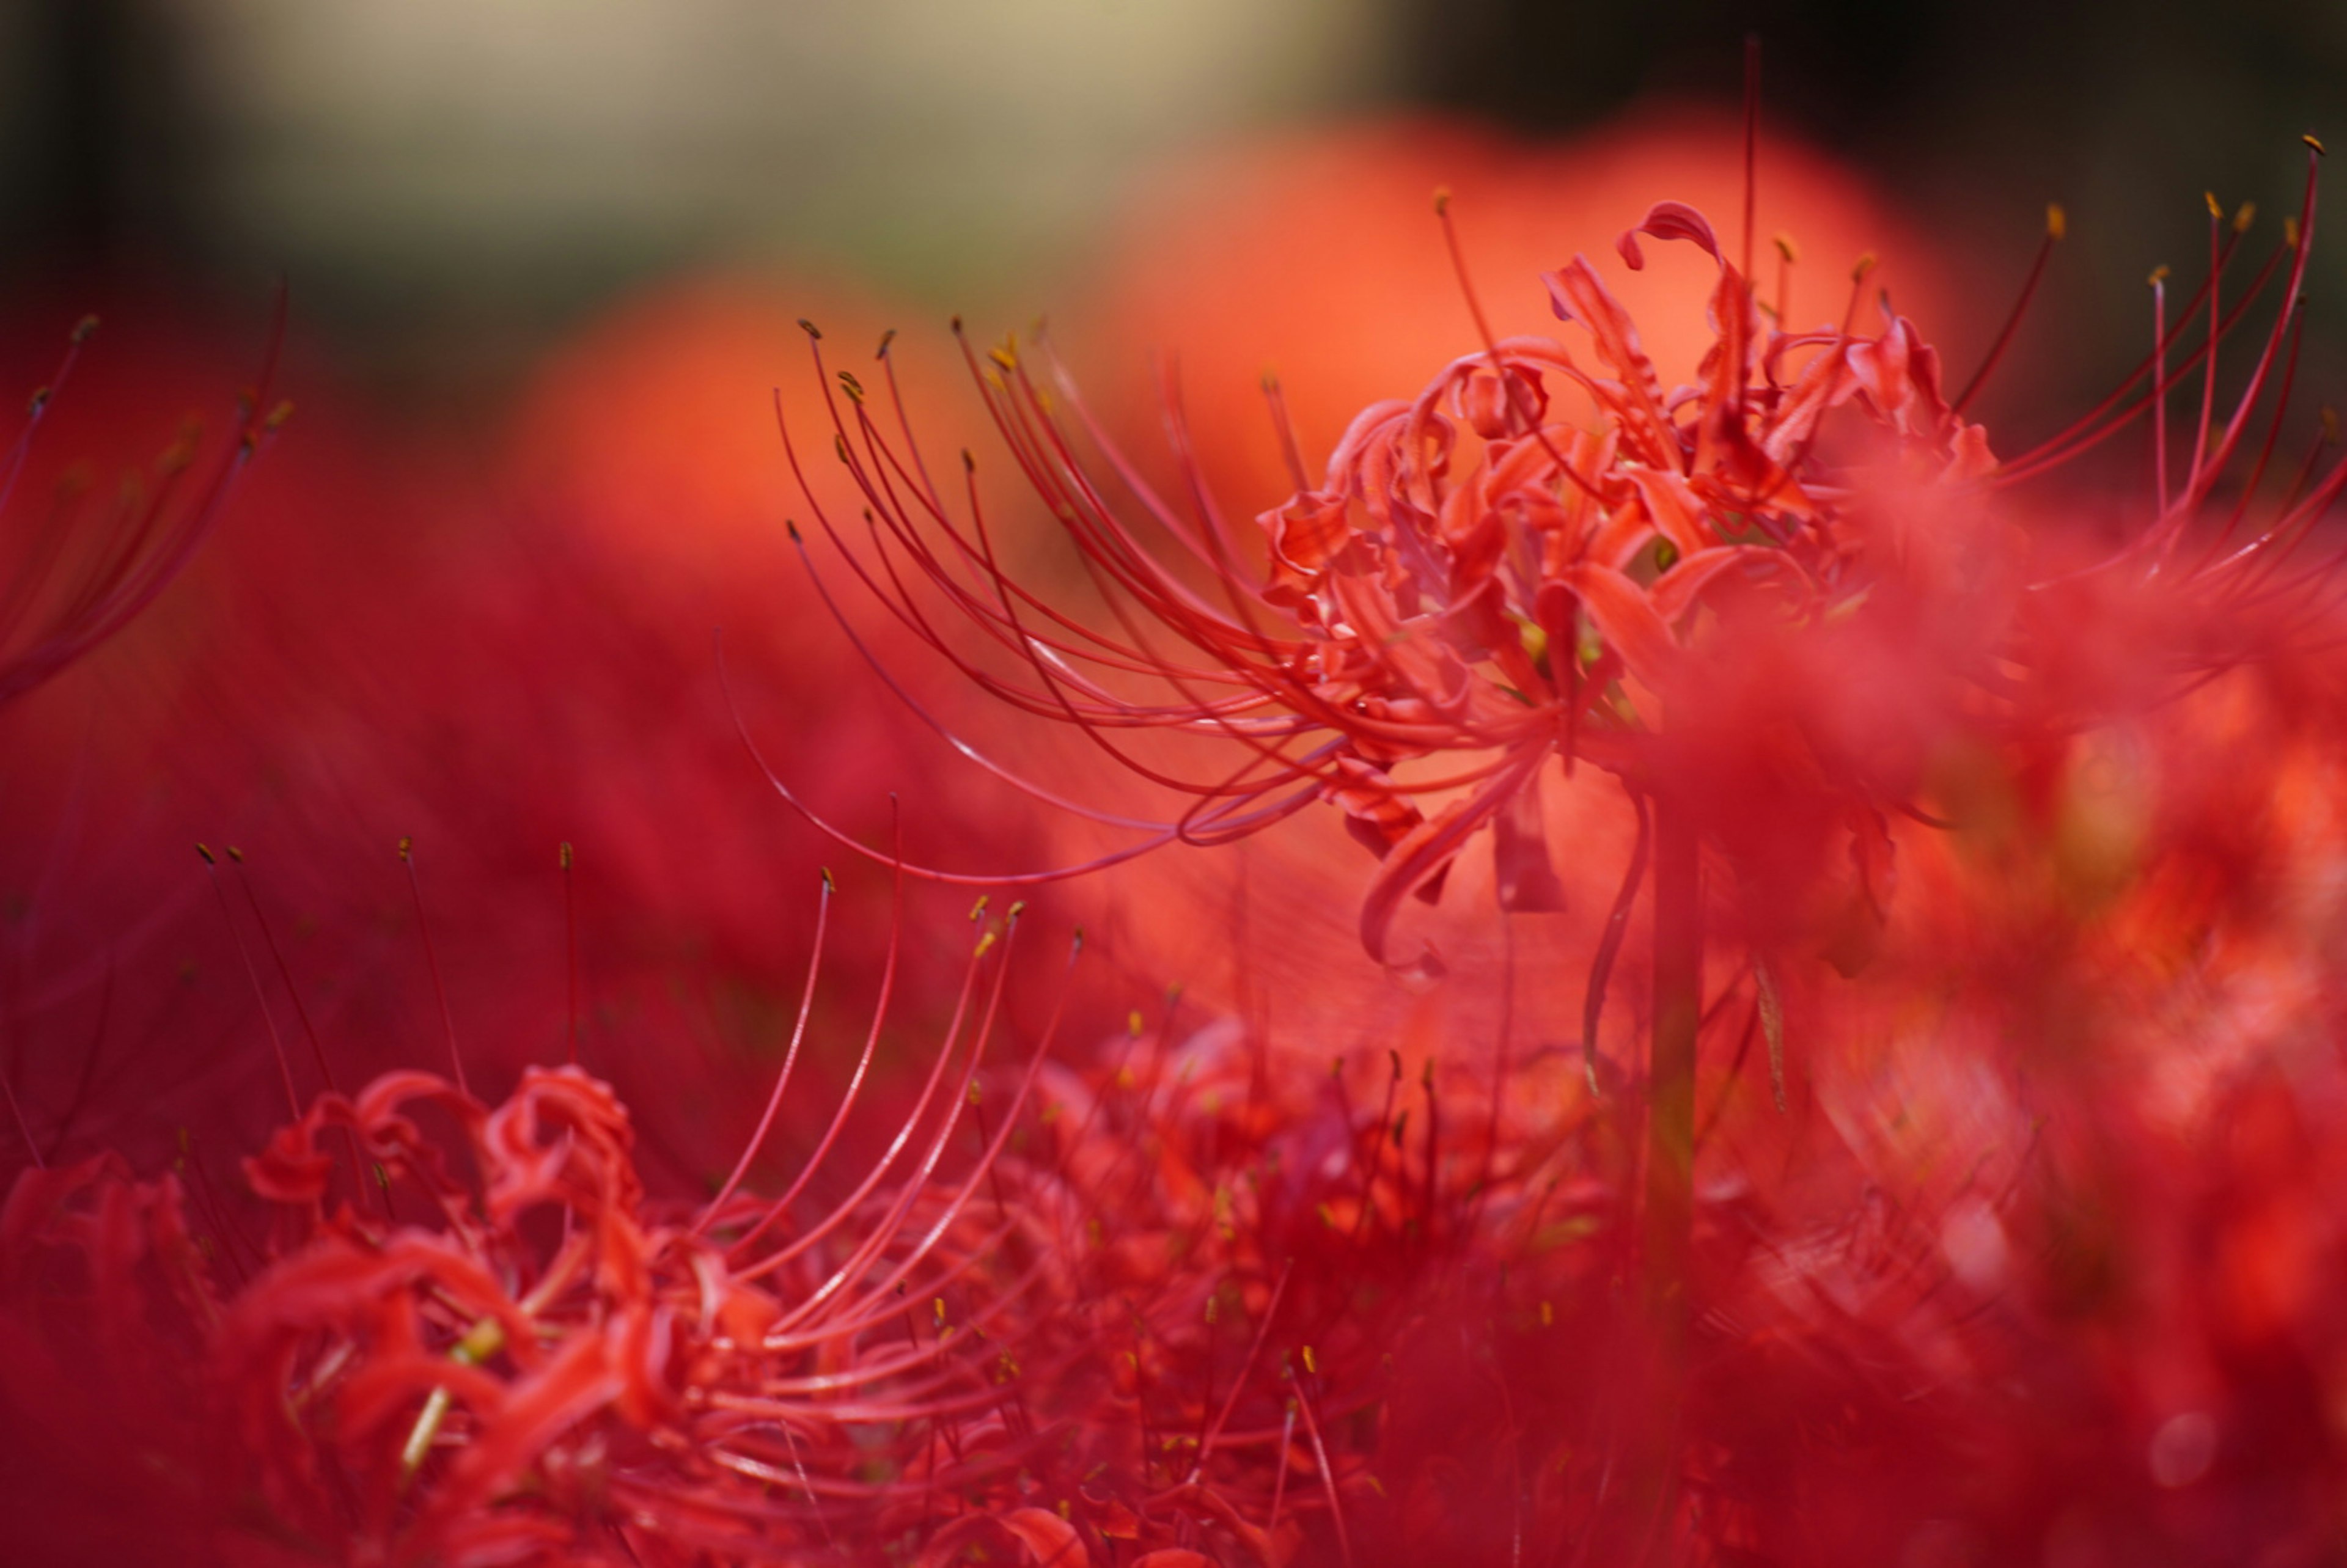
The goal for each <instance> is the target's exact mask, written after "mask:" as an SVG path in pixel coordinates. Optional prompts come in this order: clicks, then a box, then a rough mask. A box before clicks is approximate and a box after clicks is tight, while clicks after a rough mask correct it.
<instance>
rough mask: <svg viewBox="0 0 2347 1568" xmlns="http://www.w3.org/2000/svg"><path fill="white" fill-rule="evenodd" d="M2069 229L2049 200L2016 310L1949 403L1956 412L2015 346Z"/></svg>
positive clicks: (1962, 409)
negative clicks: (2056, 249)
mask: <svg viewBox="0 0 2347 1568" xmlns="http://www.w3.org/2000/svg"><path fill="white" fill-rule="evenodd" d="M2068 230H2069V222H2068V220H2067V219H2066V218H2065V217H2064V215H2063V212H2062V208H2061V205H2060V203H2058V202H2052V201H2049V202H2047V203H2046V204H2045V238H2044V239H2042V240H2040V241H2038V242H2037V256H2036V259H2035V260H2034V261H2031V262H2030V263H2029V273H2028V275H2027V276H2026V277H2024V279H2023V280H2022V282H2021V297H2020V298H2019V299H2017V300H2015V301H2014V302H2013V309H2012V311H2011V312H2010V313H2008V314H2007V315H2006V316H2005V318H2004V326H2002V327H2001V328H1999V329H1998V330H1997V334H1996V339H1995V341H1994V342H1993V343H1990V344H1989V349H1988V354H1987V355H1986V356H1985V357H1983V359H1982V361H1981V364H1980V368H1979V369H1978V370H1976V371H1974V372H1973V376H1972V379H1971V380H1970V381H1967V382H1965V383H1964V389H1963V391H1962V392H1960V393H1958V394H1957V395H1956V400H1955V402H1953V403H1952V404H1950V405H1948V406H1949V407H1951V408H1952V409H1953V410H1954V411H1955V412H1956V413H1958V414H1962V413H1963V411H1964V409H1965V408H1966V407H1967V406H1968V405H1970V404H1971V403H1972V400H1973V397H1974V396H1975V395H1978V393H1979V392H1980V389H1981V388H1982V387H1983V385H1985V384H1987V382H1988V378H1989V376H1990V374H1992V373H1993V372H1994V371H1995V369H1996V367H1997V365H1998V364H1999V363H2000V362H2001V361H2003V359H2004V351H2005V350H2006V349H2007V348H2009V347H2010V346H2012V343H2013V338H2014V333H2017V332H2019V331H2020V330H2021V318H2022V317H2023V316H2024V315H2025V314H2026V313H2028V310H2029V302H2030V301H2031V300H2032V299H2034V298H2035V297H2036V294H2037V284H2038V281H2039V280H2040V279H2042V278H2044V277H2045V263H2046V262H2048V261H2051V260H2053V258H2054V247H2055V246H2056V245H2058V244H2060V243H2061V242H2062V237H2063V235H2064V234H2065V233H2066V232H2068Z"/></svg>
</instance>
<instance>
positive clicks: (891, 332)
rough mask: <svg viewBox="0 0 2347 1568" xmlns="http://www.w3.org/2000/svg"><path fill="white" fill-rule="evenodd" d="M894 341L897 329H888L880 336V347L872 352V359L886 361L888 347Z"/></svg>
mask: <svg viewBox="0 0 2347 1568" xmlns="http://www.w3.org/2000/svg"><path fill="white" fill-rule="evenodd" d="M896 341H897V329H896V328H895V327H890V328H889V329H888V330H887V332H885V333H881V334H880V346H879V348H878V349H876V350H875V351H874V353H873V355H872V357H873V358H874V359H887V357H888V345H889V344H890V343H895V342H896Z"/></svg>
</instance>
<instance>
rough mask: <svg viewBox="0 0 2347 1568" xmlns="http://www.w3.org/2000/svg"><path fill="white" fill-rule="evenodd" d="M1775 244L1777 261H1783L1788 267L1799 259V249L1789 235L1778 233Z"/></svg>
mask: <svg viewBox="0 0 2347 1568" xmlns="http://www.w3.org/2000/svg"><path fill="white" fill-rule="evenodd" d="M1775 244H1776V247H1777V255H1778V259H1779V260H1781V261H1785V262H1786V263H1787V264H1788V265H1789V264H1790V263H1792V262H1795V261H1799V260H1800V259H1801V248H1800V247H1799V245H1796V244H1794V243H1793V237H1792V236H1791V235H1790V234H1787V233H1784V232H1782V231H1779V232H1778V235H1777V238H1776V241H1775Z"/></svg>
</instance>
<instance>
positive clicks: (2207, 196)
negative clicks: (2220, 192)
mask: <svg viewBox="0 0 2347 1568" xmlns="http://www.w3.org/2000/svg"><path fill="white" fill-rule="evenodd" d="M2200 200H2203V201H2206V202H2207V203H2208V204H2209V217H2211V218H2214V219H2219V220H2221V219H2222V218H2223V217H2224V216H2225V210H2224V208H2222V207H2221V206H2219V205H2218V202H2217V193H2216V192H2215V191H2213V190H2204V191H2202V192H2201V193H2200Z"/></svg>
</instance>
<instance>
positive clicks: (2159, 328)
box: [2151, 267, 2216, 518]
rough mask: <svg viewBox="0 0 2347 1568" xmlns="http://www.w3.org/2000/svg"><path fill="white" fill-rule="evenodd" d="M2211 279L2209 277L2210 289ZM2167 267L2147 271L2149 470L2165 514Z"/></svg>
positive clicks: (2160, 507)
mask: <svg viewBox="0 0 2347 1568" xmlns="http://www.w3.org/2000/svg"><path fill="white" fill-rule="evenodd" d="M2215 284H2216V280H2215V279H2213V278H2212V279H2210V280H2209V286H2210V289H2211V291H2212V292H2213V291H2214V288H2215ZM2167 323H2168V269H2167V268H2166V267H2156V268H2154V269H2153V270H2152V274H2151V344H2152V348H2151V471H2152V474H2153V476H2154V480H2155V485H2154V487H2155V492H2156V496H2157V502H2158V515H2159V516H2160V517H2162V518H2165V517H2166V516H2168V331H2167Z"/></svg>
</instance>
